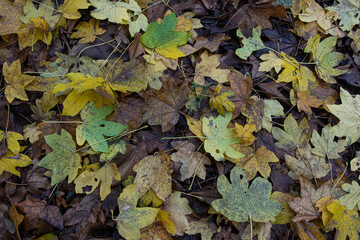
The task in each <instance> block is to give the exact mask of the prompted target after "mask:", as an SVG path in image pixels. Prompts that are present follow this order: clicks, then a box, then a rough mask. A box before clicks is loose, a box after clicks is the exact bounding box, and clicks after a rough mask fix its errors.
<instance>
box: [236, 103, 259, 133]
mask: <svg viewBox="0 0 360 240" xmlns="http://www.w3.org/2000/svg"><path fill="white" fill-rule="evenodd" d="M240 110H241V114H242V115H244V116H245V117H246V118H247V121H246V123H247V124H251V125H255V126H256V132H259V131H260V130H261V128H262V114H263V110H264V101H263V100H262V99H257V98H248V99H245V100H244V104H243V105H242V106H241V108H240Z"/></svg>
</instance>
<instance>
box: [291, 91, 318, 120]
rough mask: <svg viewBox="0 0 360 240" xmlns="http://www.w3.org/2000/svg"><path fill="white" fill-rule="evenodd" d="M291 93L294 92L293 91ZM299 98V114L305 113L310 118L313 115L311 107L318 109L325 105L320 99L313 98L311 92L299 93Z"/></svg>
mask: <svg viewBox="0 0 360 240" xmlns="http://www.w3.org/2000/svg"><path fill="white" fill-rule="evenodd" d="M291 91H292V92H293V90H291ZM290 95H291V92H290ZM297 97H298V99H297V108H298V110H299V112H301V111H304V112H305V113H307V114H308V115H309V116H310V115H311V113H312V111H311V107H313V108H318V107H320V106H321V104H323V101H322V100H321V99H318V98H317V97H316V96H311V93H310V91H298V92H297Z"/></svg>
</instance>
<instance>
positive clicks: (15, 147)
mask: <svg viewBox="0 0 360 240" xmlns="http://www.w3.org/2000/svg"><path fill="white" fill-rule="evenodd" d="M4 138H5V139H6V142H7V146H8V149H9V150H10V151H11V152H13V153H14V154H15V155H17V154H19V152H20V144H19V142H18V141H19V140H24V137H23V136H22V135H21V134H20V133H17V132H13V131H7V132H4V131H1V130H0V142H1V141H2V140H3V139H4Z"/></svg>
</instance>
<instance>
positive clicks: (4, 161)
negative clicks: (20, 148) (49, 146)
mask: <svg viewBox="0 0 360 240" xmlns="http://www.w3.org/2000/svg"><path fill="white" fill-rule="evenodd" d="M31 162H32V160H31V159H30V158H29V157H28V156H26V155H25V154H21V153H18V154H14V153H13V152H11V151H8V152H7V153H6V154H5V155H2V156H1V157H0V175H1V174H2V173H3V172H4V171H6V172H9V173H12V174H14V175H16V176H18V177H21V175H20V172H19V171H18V170H16V167H26V166H28V165H29V164H30V163H31Z"/></svg>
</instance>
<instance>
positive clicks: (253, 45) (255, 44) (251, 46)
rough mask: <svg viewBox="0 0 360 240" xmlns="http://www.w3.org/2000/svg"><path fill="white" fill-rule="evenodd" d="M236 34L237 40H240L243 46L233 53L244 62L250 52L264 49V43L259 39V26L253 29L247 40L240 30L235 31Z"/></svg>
mask: <svg viewBox="0 0 360 240" xmlns="http://www.w3.org/2000/svg"><path fill="white" fill-rule="evenodd" d="M236 34H237V36H238V37H239V38H242V44H243V45H244V46H243V47H241V48H238V49H236V52H235V54H236V55H238V57H239V58H241V59H244V60H246V59H247V58H248V57H249V56H250V55H251V54H252V52H254V51H257V50H261V49H263V48H265V45H264V43H263V42H262V40H261V39H260V35H261V26H257V27H256V28H253V29H252V37H249V38H245V36H244V35H243V34H242V32H241V29H240V28H239V29H238V30H237V31H236Z"/></svg>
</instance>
